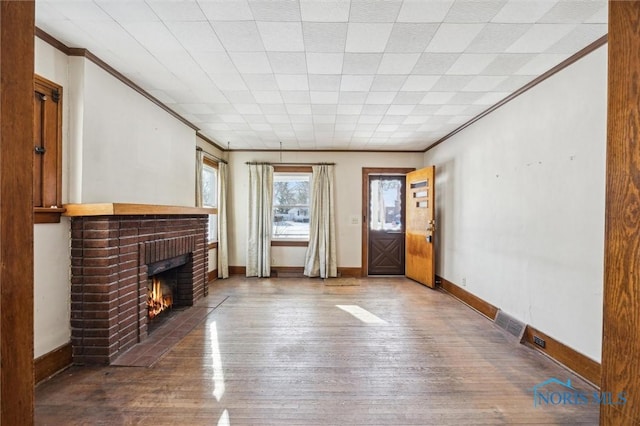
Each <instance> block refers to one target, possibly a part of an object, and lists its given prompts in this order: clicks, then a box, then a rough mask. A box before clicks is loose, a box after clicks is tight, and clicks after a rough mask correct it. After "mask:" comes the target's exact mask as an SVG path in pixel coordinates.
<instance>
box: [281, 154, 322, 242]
mask: <svg viewBox="0 0 640 426" xmlns="http://www.w3.org/2000/svg"><path fill="white" fill-rule="evenodd" d="M273 173H274V174H275V173H307V174H310V173H313V168H312V167H311V166H278V165H274V166H273ZM309 183H311V182H309ZM309 190H311V188H309ZM309 197H311V194H309ZM309 210H311V205H309ZM308 246H309V240H308V239H306V240H301V239H299V238H278V239H276V240H274V239H273V229H272V230H271V247H308Z"/></svg>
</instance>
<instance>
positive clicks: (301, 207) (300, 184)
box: [272, 167, 311, 241]
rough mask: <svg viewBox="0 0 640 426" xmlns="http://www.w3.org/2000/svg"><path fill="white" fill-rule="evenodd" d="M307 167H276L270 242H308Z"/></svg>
mask: <svg viewBox="0 0 640 426" xmlns="http://www.w3.org/2000/svg"><path fill="white" fill-rule="evenodd" d="M310 183H311V168H310V167H298V168H286V167H276V168H275V169H274V174H273V232H272V240H275V241H278V240H281V241H282V240H294V241H309V213H310V208H309V200H310V196H309V188H310Z"/></svg>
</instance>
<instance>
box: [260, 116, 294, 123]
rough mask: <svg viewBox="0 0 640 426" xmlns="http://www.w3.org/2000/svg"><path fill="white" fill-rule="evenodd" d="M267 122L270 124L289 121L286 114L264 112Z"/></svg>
mask: <svg viewBox="0 0 640 426" xmlns="http://www.w3.org/2000/svg"><path fill="white" fill-rule="evenodd" d="M265 117H266V119H267V122H269V123H271V124H285V123H289V115H288V114H265Z"/></svg>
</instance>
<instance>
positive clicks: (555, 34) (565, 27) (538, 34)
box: [506, 24, 575, 53]
mask: <svg viewBox="0 0 640 426" xmlns="http://www.w3.org/2000/svg"><path fill="white" fill-rule="evenodd" d="M574 28H575V25H574V24H535V25H534V26H533V27H531V28H530V29H529V30H528V31H527V32H526V33H525V34H524V35H523V36H522V37H520V38H519V39H518V40H517V41H516V42H515V43H513V44H512V45H511V46H509V48H507V50H506V52H507V53H541V52H544V51H545V50H547V49H548V48H550V47H551V46H553V45H554V44H555V43H557V42H558V41H560V40H561V39H562V38H563V37H564V36H566V35H567V34H569V33H570V32H571V31H572V30H573V29H574Z"/></svg>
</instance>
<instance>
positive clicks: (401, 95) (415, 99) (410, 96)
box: [393, 92, 427, 105]
mask: <svg viewBox="0 0 640 426" xmlns="http://www.w3.org/2000/svg"><path fill="white" fill-rule="evenodd" d="M426 94H427V92H398V94H397V95H396V97H395V98H393V104H394V105H416V104H419V103H420V101H422V99H423V98H424V97H425V95H426Z"/></svg>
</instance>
